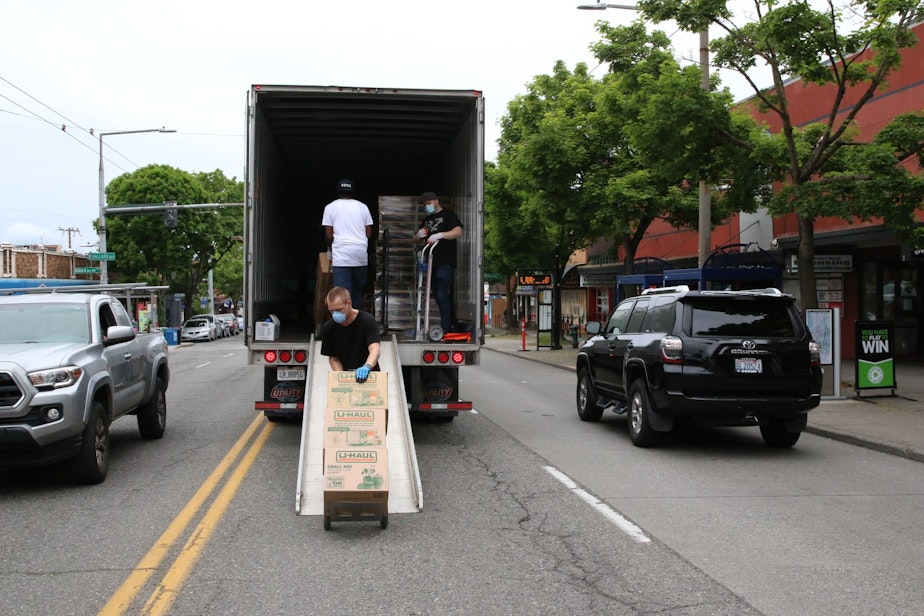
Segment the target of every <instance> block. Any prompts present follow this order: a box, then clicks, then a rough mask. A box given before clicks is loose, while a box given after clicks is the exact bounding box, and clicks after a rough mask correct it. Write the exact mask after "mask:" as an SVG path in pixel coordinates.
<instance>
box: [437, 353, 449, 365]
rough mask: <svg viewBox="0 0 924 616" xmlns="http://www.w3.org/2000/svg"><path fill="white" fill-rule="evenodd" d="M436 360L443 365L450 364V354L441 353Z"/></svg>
mask: <svg viewBox="0 0 924 616" xmlns="http://www.w3.org/2000/svg"><path fill="white" fill-rule="evenodd" d="M436 359H437V361H438V362H439V363H441V364H445V363H448V362H449V352H448V351H440V352H439V354H437V356H436Z"/></svg>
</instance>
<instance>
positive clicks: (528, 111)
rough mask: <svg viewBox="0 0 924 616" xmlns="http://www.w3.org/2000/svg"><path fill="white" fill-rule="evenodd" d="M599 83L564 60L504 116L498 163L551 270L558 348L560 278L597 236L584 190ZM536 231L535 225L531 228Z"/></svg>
mask: <svg viewBox="0 0 924 616" xmlns="http://www.w3.org/2000/svg"><path fill="white" fill-rule="evenodd" d="M598 85H599V82H598V81H596V80H595V79H594V78H593V77H591V76H590V75H589V73H588V72H587V66H586V65H584V64H578V65H577V67H576V68H575V70H574V72H571V71H569V70H568V69H567V68H566V67H565V64H564V63H563V62H561V61H559V62H557V63H556V64H555V68H554V71H553V73H552V75H540V76H538V77H536V78H535V79H534V81H533V82H532V83H531V84H529V85H528V86H527V90H528V91H527V93H526V94H524V95H520V96H518V97H516V98H514V99H513V100H512V101H511V102H510V103H509V104H508V106H507V115H506V116H505V117H504V118H502V120H501V126H502V130H501V138H500V139H499V141H498V143H499V146H500V148H499V152H498V164H499V166H500V167H501V168H502V169H503V170H504V173H505V174H506V187H507V189H508V190H509V191H510V192H511V194H512V195H513V198H512V199H510V201H509V203H510V204H517V210H518V215H519V216H521V217H522V220H523V221H525V222H526V223H527V224H530V225H532V224H534V223H538V228H537V229H535V231H536V235H534V236H533V238H532V239H533V244H534V246H535V248H534V254H535V260H536V262H538V263H539V264H541V265H542V266H544V267H548V268H549V269H550V270H551V271H552V273H553V275H554V279H555V281H556V284H555V287H554V290H553V298H554V299H553V314H552V322H553V330H552V345H553V347H554V346H557V342H558V332H559V327H558V326H557V324H558V323H559V319H560V317H559V315H560V314H561V278H562V276H563V275H564V269H565V265H566V262H567V257H568V255H570V254H571V253H572V252H574V251H575V250H577V249H578V248H583V247H584V245H586V244H587V242H588V241H589V240H590V239H593V238H594V237H595V232H594V231H593V230H592V228H591V221H592V220H593V217H594V207H595V204H594V203H593V202H592V201H591V200H589V199H587V198H586V195H585V193H584V192H583V191H582V190H581V189H582V186H583V180H584V175H585V174H586V173H587V170H588V169H589V168H590V166H591V164H592V159H593V157H594V155H595V152H594V148H592V147H591V140H592V138H593V137H592V134H591V132H590V131H588V130H587V128H586V126H585V125H586V123H587V122H588V114H589V113H591V112H592V111H593V105H594V103H593V99H594V95H595V93H596V90H597V87H598ZM530 229H531V230H532V229H533V228H530Z"/></svg>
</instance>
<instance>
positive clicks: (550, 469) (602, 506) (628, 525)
mask: <svg viewBox="0 0 924 616" xmlns="http://www.w3.org/2000/svg"><path fill="white" fill-rule="evenodd" d="M542 468H544V469H545V472H547V473H548V474H549V475H551V476H552V477H554V478H555V479H557V480H558V481H560V482H561V483H562V484H564V486H565V487H566V488H568V489H569V490H571V492H573V493H574V494H575V495H577V496H578V497H579V498H580V499H581V500H583V501H584V502H585V503H587V504H588V505H590V506H591V507H593V508H594V509H596V510H597V511H598V512H600V513H601V514H603V517H605V518H606V519H608V520H609V521H610V522H612V523H613V524H615V525H616V526H618V527H619V529H620V530H622V532H624V533H626V534H627V535H629V537H630V538H631V539H633V540H634V541H637V542H638V543H650V542H651V539H649V538H648V536H647V535H646V534H645V533H644V531H642V529H641V528H639V527H638V526H636V525H635V524H633V523H632V522H630V521H629V520H627V519H626V518H624V517H622V515H621V514H619V513H618V512H616V511H615V510H614V509H613V508H612V507H610V506H609V505H607V504H606V503H604V502H602V501H601V500H600V499H599V498H597V497H596V496H594V495H593V494H591V493H590V492H588V491H587V490H585V489H584V488H581V487H579V486H578V484H576V483H575V482H574V480H573V479H571V477H568V476H567V475H566V474H564V473H563V472H561V471H560V470H558V469H557V468H555V467H554V466H543V467H542Z"/></svg>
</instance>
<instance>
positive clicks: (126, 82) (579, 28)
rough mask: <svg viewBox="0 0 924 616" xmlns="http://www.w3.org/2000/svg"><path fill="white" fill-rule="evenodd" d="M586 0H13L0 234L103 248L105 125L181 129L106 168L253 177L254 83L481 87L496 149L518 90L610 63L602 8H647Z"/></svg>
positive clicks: (118, 153)
mask: <svg viewBox="0 0 924 616" xmlns="http://www.w3.org/2000/svg"><path fill="white" fill-rule="evenodd" d="M580 1H587V0H456V1H440V0H391V1H388V2H384V1H381V0H327V1H324V0H321V1H320V2H305V1H303V0H300V1H294V0H263V1H262V2H253V0H250V1H249V2H243V1H239V0H184V1H182V2H181V1H178V0H161V1H160V2H156V3H153V2H152V3H139V2H126V1H124V0H85V1H84V2H74V1H72V0H10V2H5V3H4V9H3V21H4V28H3V30H4V31H3V36H2V37H0V58H2V59H3V62H2V63H0V140H2V141H0V145H2V147H0V242H9V243H13V244H57V245H62V246H64V248H68V247H69V242H70V247H71V248H73V249H74V250H76V251H78V252H89V251H92V250H95V249H96V247H95V242H96V240H97V238H96V235H95V233H94V231H93V225H92V222H93V220H95V219H96V218H97V216H98V212H99V206H98V193H99V190H98V185H99V180H98V178H99V142H98V139H97V138H96V137H92V136H90V135H89V134H88V131H89V130H90V129H91V128H92V129H95V131H96V132H97V133H98V132H99V131H103V132H111V131H125V130H141V129H151V128H158V127H166V128H168V129H173V130H176V131H177V132H176V133H175V134H157V133H152V134H141V135H115V136H109V137H106V138H105V139H104V141H105V143H106V145H107V147H106V149H105V162H104V167H105V177H106V183H107V184H108V183H109V182H110V181H111V180H112V179H113V178H115V177H117V176H118V175H121V174H123V173H126V172H131V171H134V170H136V169H138V168H139V167H143V166H145V165H149V164H167V165H171V166H173V167H177V168H179V169H183V170H185V171H189V172H192V173H196V172H199V171H213V170H215V169H221V170H222V171H223V172H224V173H225V175H227V176H228V177H235V178H237V179H238V180H242V179H243V176H244V161H245V149H246V143H245V139H244V129H245V125H244V106H245V101H246V93H247V91H248V90H249V89H250V86H251V84H258V83H265V84H286V85H289V84H297V85H345V86H380V87H403V88H440V89H460V90H463V89H477V90H481V91H483V92H484V95H485V100H486V105H487V111H488V117H487V121H486V127H485V129H486V142H487V149H486V157H487V158H488V159H489V160H493V159H494V158H495V157H496V140H497V138H498V137H499V135H500V130H499V127H498V121H499V119H500V118H501V117H502V116H503V115H504V113H505V111H506V106H507V103H508V102H509V101H510V99H512V98H513V97H515V96H516V95H518V94H522V93H524V92H525V85H526V84H527V83H529V82H530V81H532V79H533V77H534V76H536V75H539V74H548V73H551V71H552V68H553V66H554V63H555V61H556V60H563V61H565V63H566V64H567V65H568V67H569V68H573V67H574V66H575V64H577V63H578V62H586V63H587V64H588V65H589V66H590V67H591V68H592V69H594V74H595V75H598V76H601V75H602V72H603V71H604V70H605V69H604V68H603V67H597V68H594V67H595V66H596V63H595V62H594V60H593V57H592V56H591V54H590V51H589V50H588V48H589V46H590V45H591V44H592V43H593V42H595V41H596V40H597V39H598V36H597V33H596V31H595V27H594V25H595V22H596V21H597V20H598V19H607V20H609V21H610V22H611V23H614V24H629V23H631V21H632V20H633V19H634V18H635V14H634V13H633V12H632V11H625V10H614V9H610V10H607V11H579V10H577V9H576V6H577V4H578V3H579V2H580ZM660 28H661V29H663V30H664V31H665V32H667V33H668V34H677V33H676V29H673V30H672V29H671V28H670V27H669V26H667V25H662V26H660ZM674 40H675V52H676V54H677V55H678V56H680V57H681V58H696V57H697V54H698V47H697V42H698V39H697V38H696V37H695V35H693V36H691V35H684V34H682V33H681V34H677V36H676V38H675V39H674ZM62 125H63V126H65V129H64V130H62ZM62 229H63V230H62ZM68 229H70V230H71V231H67V230H68ZM78 230H79V231H78ZM91 244H92V246H88V245H91Z"/></svg>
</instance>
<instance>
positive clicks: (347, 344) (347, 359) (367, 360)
mask: <svg viewBox="0 0 924 616" xmlns="http://www.w3.org/2000/svg"><path fill="white" fill-rule="evenodd" d="M327 309H328V310H330V314H331V316H332V318H331V320H330V321H328V322H327V323H325V324H324V327H323V328H321V355H326V356H327V361H328V363H329V364H330V369H331V370H333V371H335V372H339V371H343V370H355V371H356V382H357V383H364V382H365V381H366V379H367V378H368V377H369V372H370V371H378V369H379V355H380V354H381V352H382V344H381V339H380V338H379V327H378V324H377V323H376V322H375V317H373V316H372V315H371V314H369V313H368V312H365V311H363V310H357V309H356V308H354V307H353V302H352V300H351V299H350V292H349V291H348V290H347V289H344V288H343V287H334V288H333V289H331V290H330V291H328V293H327Z"/></svg>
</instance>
